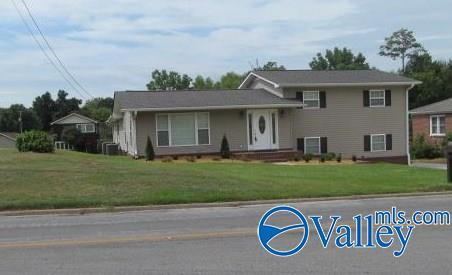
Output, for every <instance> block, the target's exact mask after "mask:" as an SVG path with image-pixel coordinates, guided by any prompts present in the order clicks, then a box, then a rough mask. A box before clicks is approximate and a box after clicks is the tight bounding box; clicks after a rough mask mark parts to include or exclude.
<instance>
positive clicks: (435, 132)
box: [430, 115, 446, 136]
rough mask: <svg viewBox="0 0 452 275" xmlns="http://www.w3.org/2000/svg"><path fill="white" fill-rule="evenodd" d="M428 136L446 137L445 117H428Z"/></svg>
mask: <svg viewBox="0 0 452 275" xmlns="http://www.w3.org/2000/svg"><path fill="white" fill-rule="evenodd" d="M430 135H431V136H445V135H446V117H445V116H444V115H434V116H430Z"/></svg>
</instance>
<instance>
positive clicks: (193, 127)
mask: <svg viewBox="0 0 452 275" xmlns="http://www.w3.org/2000/svg"><path fill="white" fill-rule="evenodd" d="M156 120H157V125H156V128H157V129H156V130H157V146H193V145H208V144H210V119H209V113H175V114H158V115H157V118H156Z"/></svg>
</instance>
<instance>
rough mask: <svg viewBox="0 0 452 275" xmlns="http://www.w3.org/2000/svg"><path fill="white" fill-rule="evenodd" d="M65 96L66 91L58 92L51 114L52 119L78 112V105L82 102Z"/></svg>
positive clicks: (66, 94)
mask: <svg viewBox="0 0 452 275" xmlns="http://www.w3.org/2000/svg"><path fill="white" fill-rule="evenodd" d="M67 96H68V93H67V92H66V91H64V90H59V91H58V94H57V99H56V100H55V113H54V114H53V119H59V118H62V117H65V116H67V115H68V114H70V113H72V112H77V111H79V110H80V106H79V105H80V104H82V100H80V99H77V98H75V97H73V98H69V99H68V98H67Z"/></svg>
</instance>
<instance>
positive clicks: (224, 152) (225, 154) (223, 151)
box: [220, 135, 231, 159]
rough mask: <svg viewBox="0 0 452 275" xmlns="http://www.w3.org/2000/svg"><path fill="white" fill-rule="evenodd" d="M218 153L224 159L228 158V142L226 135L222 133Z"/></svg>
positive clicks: (229, 155)
mask: <svg viewBox="0 0 452 275" xmlns="http://www.w3.org/2000/svg"><path fill="white" fill-rule="evenodd" d="M220 155H221V157H222V158H224V159H228V158H230V157H231V151H230V150H229V142H228V139H227V138H226V135H224V136H223V139H222V140H221V148H220Z"/></svg>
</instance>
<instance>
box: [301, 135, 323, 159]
mask: <svg viewBox="0 0 452 275" xmlns="http://www.w3.org/2000/svg"><path fill="white" fill-rule="evenodd" d="M304 147H305V148H304V153H305V154H314V155H317V154H320V137H306V138H305V139H304Z"/></svg>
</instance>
